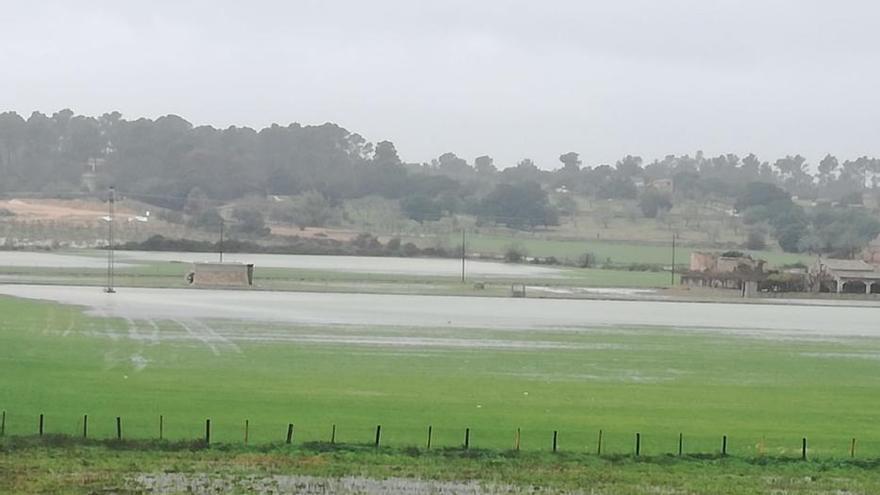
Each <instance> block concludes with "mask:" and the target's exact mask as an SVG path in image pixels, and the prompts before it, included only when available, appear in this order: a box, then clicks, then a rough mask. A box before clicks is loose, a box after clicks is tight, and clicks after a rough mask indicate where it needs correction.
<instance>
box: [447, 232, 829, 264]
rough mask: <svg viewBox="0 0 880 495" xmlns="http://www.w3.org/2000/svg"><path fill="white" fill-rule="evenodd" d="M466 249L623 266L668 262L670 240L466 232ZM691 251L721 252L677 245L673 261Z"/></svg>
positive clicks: (780, 255) (774, 254) (799, 257)
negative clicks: (589, 257) (511, 250)
mask: <svg viewBox="0 0 880 495" xmlns="http://www.w3.org/2000/svg"><path fill="white" fill-rule="evenodd" d="M446 242H447V244H448V245H450V246H455V245H458V246H460V245H461V238H460V237H457V236H456V235H452V236H450V237H448V238H447V240H446ZM467 244H468V251H469V252H479V253H484V254H494V255H503V254H504V252H505V250H506V249H507V248H508V247H510V246H513V245H517V246H521V247H524V248H525V250H526V252H527V253H528V255H529V256H538V257H547V256H555V257H556V258H559V259H570V260H577V259H578V257H579V256H581V255H583V254H584V253H585V252H590V253H592V254H593V255H595V256H596V259H597V261H598V262H599V263H605V262H607V261H608V260H610V261H611V263H612V264H616V265H627V264H633V263H647V264H658V265H669V264H671V263H672V243H671V241H670V242H669V243H657V242H635V241H633V242H623V241H605V240H601V239H582V240H566V239H552V238H548V237H547V236H546V235H545V234H536V235H531V234H528V233H525V232H524V233H522V234H520V235H517V236H512V235H484V234H476V235H473V234H472V235H469V236H468V238H467ZM692 251H723V249H718V248H694V247H690V246H682V245H679V246H678V247H677V248H676V252H675V256H676V261H675V262H676V264H677V265H678V264H687V263H688V260H689V259H690V253H691V252H692ZM749 253H750V254H752V255H753V256H755V257H758V258H761V259H765V260H767V262H768V263H769V264H770V265H773V266H780V265H783V264H788V263H797V262H802V263H811V262H812V261H813V258H812V257H811V256H809V255H804V254H791V253H784V252H782V251H750V252H749Z"/></svg>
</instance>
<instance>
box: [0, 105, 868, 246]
mask: <svg viewBox="0 0 880 495" xmlns="http://www.w3.org/2000/svg"><path fill="white" fill-rule="evenodd" d="M559 162H560V164H561V166H559V167H558V168H556V169H555V170H552V171H551V170H543V169H541V168H539V167H538V166H537V164H536V163H535V162H534V161H533V160H531V159H523V160H521V161H520V162H519V163H517V164H515V165H513V166H508V167H505V168H500V167H498V166H496V164H495V162H494V160H493V159H492V158H491V157H490V156H488V155H486V156H480V157H478V158H476V159H475V160H474V161H473V162H472V163H469V162H468V161H467V160H465V159H463V158H461V157H458V156H457V155H455V154H454V153H444V154H442V155H440V156H439V157H437V158H436V159H434V160H432V161H431V162H429V163H421V164H412V163H409V164H408V163H405V162H404V161H403V160H401V158H400V157H399V156H398V153H397V151H396V149H395V147H394V144H393V143H391V142H390V141H382V142H379V143H376V144H373V143H370V142H368V141H366V140H365V139H364V138H363V137H362V136H360V135H359V134H356V133H352V132H349V131H348V130H346V129H344V128H342V127H340V126H338V125H335V124H329V123H328V124H323V125H319V126H302V125H299V124H291V125H288V126H279V125H272V126H270V127H266V128H264V129H260V130H255V129H250V128H246V127H244V128H242V127H229V128H227V129H215V128H213V127H209V126H193V125H192V124H190V123H189V122H187V121H186V120H184V119H182V118H180V117H177V116H174V115H168V116H164V117H160V118H158V119H155V120H151V119H145V118H141V119H137V120H127V119H124V118H123V117H122V115H120V114H119V113H118V112H112V113H107V114H104V115H101V116H100V117H88V116H82V115H75V114H74V113H73V112H72V111H70V110H62V111H59V112H56V113H54V114H52V115H51V116H48V115H45V114H42V113H39V112H34V113H33V114H32V115H31V116H30V117H28V118H27V119H25V118H23V117H22V116H20V115H18V114H16V113H14V112H5V113H0V193H3V192H7V193H8V192H16V191H39V192H44V193H50V194H60V193H79V192H82V190H83V187H84V184H85V185H86V186H88V187H90V188H93V189H97V190H103V189H104V188H105V187H107V186H109V185H111V184H113V185H115V186H116V187H117V189H118V190H120V191H121V192H123V193H124V194H126V195H129V196H132V197H136V198H139V199H141V200H143V201H146V202H149V203H153V204H156V205H158V206H162V207H166V208H171V209H175V210H184V209H185V208H187V207H188V205H191V204H193V203H194V202H196V201H201V202H202V203H205V202H212V201H213V202H223V201H229V200H233V199H236V198H240V197H243V196H246V195H252V194H256V195H279V196H289V195H294V194H309V195H312V196H311V197H310V199H309V200H308V201H305V202H304V203H303V204H302V205H298V206H297V208H299V210H297V212H296V215H297V216H298V217H300V218H301V217H314V216H315V215H318V216H320V215H322V214H323V213H322V212H323V211H326V209H327V208H325V206H327V205H329V206H331V207H332V206H334V205H338V204H340V203H341V202H342V201H344V200H346V199H350V198H359V197H364V196H369V195H377V196H383V197H385V198H391V199H395V200H399V201H400V204H401V207H402V209H403V211H404V212H405V213H406V214H407V215H408V216H409V217H410V218H412V219H415V220H418V221H430V220H436V219H438V218H440V217H442V216H444V215H448V214H453V213H469V214H473V215H477V216H479V217H481V218H483V219H484V220H486V221H494V222H498V223H503V224H507V225H510V226H512V227H526V226H529V227H530V226H535V225H553V224H556V223H557V222H558V217H559V213H560V211H565V210H566V209H569V210H570V209H572V208H576V205H574V206H573V205H572V201H571V199H570V198H568V199H567V200H566V198H565V197H564V195H562V196H563V197H562V198H561V199H559V198H557V199H559V200H558V201H555V202H554V204H552V205H551V202H550V201H549V198H548V191H570V192H571V193H573V194H578V195H583V196H588V197H593V198H596V199H613V198H618V199H638V200H639V206H640V208H641V209H642V212H643V213H644V215H645V216H648V217H654V216H657V215H658V214H659V213H660V212H663V211H665V210H667V209H669V208H671V207H672V204H673V202H674V200H675V199H676V198H686V199H691V200H693V199H696V200H700V199H706V198H717V199H722V200H725V199H726V200H730V201H733V200H734V199H735V198H740V197H744V196H745V195H748V194H749V188H750V187H752V186H751V184H755V183H760V184H769V185H773V186H774V187H776V188H777V189H778V190H780V191H782V193H784V194H787V195H788V196H789V202H790V201H791V199H790V198H791V196H792V195H794V196H798V197H800V198H812V199H827V200H828V201H829V202H838V203H846V204H857V203H860V202H861V201H862V196H863V193H864V192H865V191H867V190H873V189H876V188H877V186H878V184H880V160H878V159H875V158H868V157H861V158H857V159H853V160H844V161H840V160H838V159H837V158H835V157H833V156H830V155H829V156H826V157H825V158H824V159H822V160H821V162H820V163H818V164H817V167H816V172H815V173H812V172H811V169H812V168H811V166H810V165H809V164H808V163H807V161H806V159H804V157H802V156H800V155H793V156H786V157H783V158H780V159H778V160H775V161H774V162H772V163H771V162H768V161H762V160H760V159H759V158H758V157H757V156H755V155H748V156H745V157H742V158H741V157H739V156H737V155H733V154H726V155H720V156H717V157H706V156H704V155H703V154H702V153H697V154H696V155H694V156H690V155H684V156H673V155H670V156H667V157H664V158H663V159H659V160H654V161H652V162H649V163H646V162H644V161H643V160H642V158H640V157H638V156H631V155H628V156H625V157H623V158H621V159H620V160H618V161H617V162H616V163H614V164H613V165H612V164H599V165H595V166H589V165H585V164H584V163H583V162H582V160H581V158H580V156H579V154H578V153H575V152H568V153H565V154H562V155H561V156H560V157H559ZM84 178H88V179H89V180H87V181H85V182H84V180H83V179H84ZM658 181H665V182H666V184H667V187H666V189H665V190H662V191H661V190H660V189H658V188H654V187H652V184H658ZM669 185H671V186H669ZM566 205H567V206H566ZM203 209H204V208H200V210H203ZM776 213H778V211H777V210H774V214H776ZM278 214H279V215H284V214H285V213H284V212H280V213H278ZM751 215H752V216H751V217H750V218H756V219H757V218H759V215H757V213H754V212H753V213H752V214H751ZM202 220H204V221H209V220H210V219H202ZM788 220H792V219H791V218H790V219H787V220H786V221H785V222H782V221H779V220H777V221H775V223H779V224H782V223H785V224H786V225H787V224H789V223H791V222H788ZM314 221H315V222H320V221H321V219H320V218H318V219H316V220H314ZM756 221H758V220H756ZM760 221H762V222H770V219H769V218H764V219H762V220H760ZM801 223H803V222H801ZM807 223H809V222H807ZM783 237H785V238H788V236H783ZM791 237H792V238H793V237H794V235H792V236H791ZM804 237H805V236H804V235H802V236H799V237H798V240H797V242H794V241H792V242H786V245H788V246H789V248H790V247H791V246H792V245H793V244H797V245H799V246H801V245H804V244H805V243H806V244H809V245H814V244H815V243H814V242H812V241H810V242H806V241H803V238H804ZM806 237H807V238H809V236H806ZM781 242H785V241H781Z"/></svg>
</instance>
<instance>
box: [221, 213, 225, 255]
mask: <svg viewBox="0 0 880 495" xmlns="http://www.w3.org/2000/svg"><path fill="white" fill-rule="evenodd" d="M225 224H226V222H224V221H223V218H222V217H221V218H220V263H223V226H224V225H225Z"/></svg>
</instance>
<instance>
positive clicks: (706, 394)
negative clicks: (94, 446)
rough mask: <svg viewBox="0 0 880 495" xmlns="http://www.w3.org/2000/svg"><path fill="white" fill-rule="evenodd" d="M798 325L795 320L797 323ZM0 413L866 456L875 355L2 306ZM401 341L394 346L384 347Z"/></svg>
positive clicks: (535, 445)
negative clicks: (804, 449)
mask: <svg viewBox="0 0 880 495" xmlns="http://www.w3.org/2000/svg"><path fill="white" fill-rule="evenodd" d="M794 310H797V309H796V308H795V309H794ZM0 314H2V315H3V318H2V320H0V409H4V410H6V411H7V414H6V433H7V434H8V435H32V434H35V433H36V432H37V428H38V417H39V414H41V413H42V414H44V428H45V432H46V433H47V434H48V433H59V434H68V435H80V434H81V430H82V417H83V415H84V414H88V415H89V435H90V436H91V437H94V438H113V437H115V435H116V423H115V418H116V417H117V416H118V417H121V418H122V429H123V436H124V437H125V438H127V439H151V438H156V437H158V435H159V417H160V415H161V416H163V418H164V425H163V426H164V432H163V434H164V437H165V438H167V439H172V440H186V439H195V438H201V437H202V435H203V434H204V422H205V419H207V418H211V420H212V425H213V436H214V439H215V440H216V441H218V442H227V443H237V442H242V441H243V439H244V423H245V420H247V421H248V422H249V431H248V435H249V440H250V441H251V442H253V443H269V442H278V441H282V440H283V439H284V437H285V435H286V431H287V425H288V424H289V423H292V424H294V436H293V437H294V438H293V441H294V443H295V444H300V443H302V442H308V441H327V440H329V439H330V435H331V429H332V425H334V424H335V425H336V426H337V431H336V439H337V441H340V442H347V443H366V442H371V441H373V439H374V437H375V429H376V426H377V425H382V438H381V441H382V444H383V445H390V446H398V447H406V446H423V445H425V443H426V441H427V427H428V426H429V425H431V426H432V427H433V445H434V446H435V447H455V446H459V445H461V444H462V443H463V442H464V435H465V429H466V428H470V444H471V446H472V447H473V448H490V449H509V448H512V447H513V445H514V435H515V431H516V429H517V428H520V429H521V446H522V449H523V450H525V451H547V450H549V449H550V448H551V440H552V435H553V431H554V430H555V431H558V444H559V448H560V449H561V450H563V451H565V452H571V453H590V452H595V451H596V450H597V447H598V445H597V442H598V432H599V430H600V429H601V430H603V437H604V438H603V451H604V452H605V453H608V454H629V453H632V452H633V450H634V435H635V433H637V432H638V433H640V434H641V438H642V445H641V452H642V454H644V455H651V456H658V455H663V454H667V453H673V452H676V451H677V448H678V435H679V433H683V434H684V451H685V453H693V454H707V453H717V452H719V450H720V449H721V441H722V440H721V439H722V435H727V436H728V453H730V454H732V455H737V456H747V457H748V456H757V455H759V454H766V455H771V456H783V457H799V456H800V448H801V439H802V438H803V437H807V438H808V440H809V448H810V455H811V457H812V458H818V459H831V458H838V459H843V458H848V457H849V455H850V447H851V439H852V438H853V437H855V438H857V448H856V455H857V458H865V457H880V424H878V423H877V421H876V411H877V410H878V406H880V396H878V395H877V394H876V390H877V387H878V385H880V342H878V340H877V339H867V338H858V339H857V338H849V339H833V340H832V339H815V338H813V339H811V340H801V339H796V338H789V339H783V340H774V339H771V338H766V337H760V336H755V337H746V336H737V335H728V334H724V333H718V332H715V333H711V334H710V333H704V332H697V331H679V330H674V329H664V328H656V329H639V328H604V329H602V328H600V329H566V330H558V331H553V330H543V331H534V332H532V331H527V330H510V331H508V330H500V329H493V330H489V329H456V328H437V329H424V328H405V327H358V326H354V327H338V328H337V327H307V326H303V327H296V326H281V325H269V324H262V323H258V322H238V321H210V320H208V321H189V320H184V321H164V320H161V319H160V320H157V321H125V320H121V319H107V318H98V317H92V316H87V315H85V314H83V313H82V312H81V311H80V310H79V309H77V308H73V307H67V306H60V305H56V304H50V303H41V302H33V301H23V300H18V299H13V298H0ZM398 340H399V342H396V341H398Z"/></svg>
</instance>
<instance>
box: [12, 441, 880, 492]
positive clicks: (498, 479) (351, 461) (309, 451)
mask: <svg viewBox="0 0 880 495" xmlns="http://www.w3.org/2000/svg"><path fill="white" fill-rule="evenodd" d="M194 447H195V448H194ZM143 473H150V474H153V475H160V476H161V475H162V473H172V474H171V476H185V477H189V479H191V480H196V479H198V477H204V476H207V477H209V478H213V479H222V480H225V481H224V484H225V485H226V487H227V489H228V490H229V492H226V493H230V492H231V493H250V490H248V489H247V487H248V486H249V485H248V481H247V480H254V479H257V480H260V479H266V478H268V477H269V476H273V475H281V476H284V475H307V476H316V477H321V478H335V477H340V476H346V475H348V476H351V475H353V476H361V477H369V478H374V479H388V478H418V479H422V480H434V481H436V482H441V483H442V482H444V481H456V480H461V479H473V480H478V481H479V482H480V483H481V484H482V485H484V486H488V487H491V486H493V485H494V486H498V485H500V486H501V487H510V486H513V487H519V488H520V489H522V490H523V493H536V492H535V487H542V489H541V490H540V492H539V493H559V492H566V491H569V490H574V491H576V492H577V493H583V492H587V493H594V494H615V495H641V494H644V493H694V494H697V493H699V494H713V495H719V494H720V495H745V494H756V493H774V494H820V493H821V494H826V493H828V494H830V493H853V494H855V493H864V494H867V493H877V492H878V491H880V476H878V474H877V462H876V461H866V460H855V461H844V462H839V461H809V462H802V461H792V460H787V459H779V458H760V459H742V458H735V457H728V458H720V457H699V458H697V457H688V456H685V457H683V458H677V457H670V456H655V457H648V458H645V457H642V458H638V459H636V458H634V457H619V456H610V457H608V456H606V457H602V458H599V457H596V456H595V455H592V454H578V453H572V452H561V453H558V454H550V453H537V452H520V453H516V452H511V451H485V450H477V451H473V450H472V451H467V452H466V451H463V450H461V449H433V450H431V451H425V450H424V449H418V450H417V449H397V448H387V447H385V448H381V449H378V450H375V449H373V448H370V447H364V446H353V445H344V446H335V447H334V446H330V445H326V444H323V445H319V444H313V445H306V446H292V447H285V446H280V445H274V446H265V447H242V446H232V445H219V446H214V447H213V448H211V449H204V448H200V447H197V446H192V445H172V444H167V443H156V444H131V443H127V444H117V443H105V444H94V443H93V444H90V445H82V444H81V443H80V444H78V443H76V442H71V441H70V440H69V439H63V438H51V439H44V440H43V441H38V440H36V439H27V440H22V439H19V440H15V441H5V442H4V441H2V439H0V474H2V476H0V492H3V493H66V494H86V493H89V494H91V493H104V492H107V491H111V492H113V493H130V490H133V489H135V487H136V485H135V484H133V483H132V481H131V479H132V478H134V477H135V476H137V475H139V474H143ZM398 486H399V484H398ZM137 493H139V492H137ZM504 493H510V492H509V491H507V488H504Z"/></svg>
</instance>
